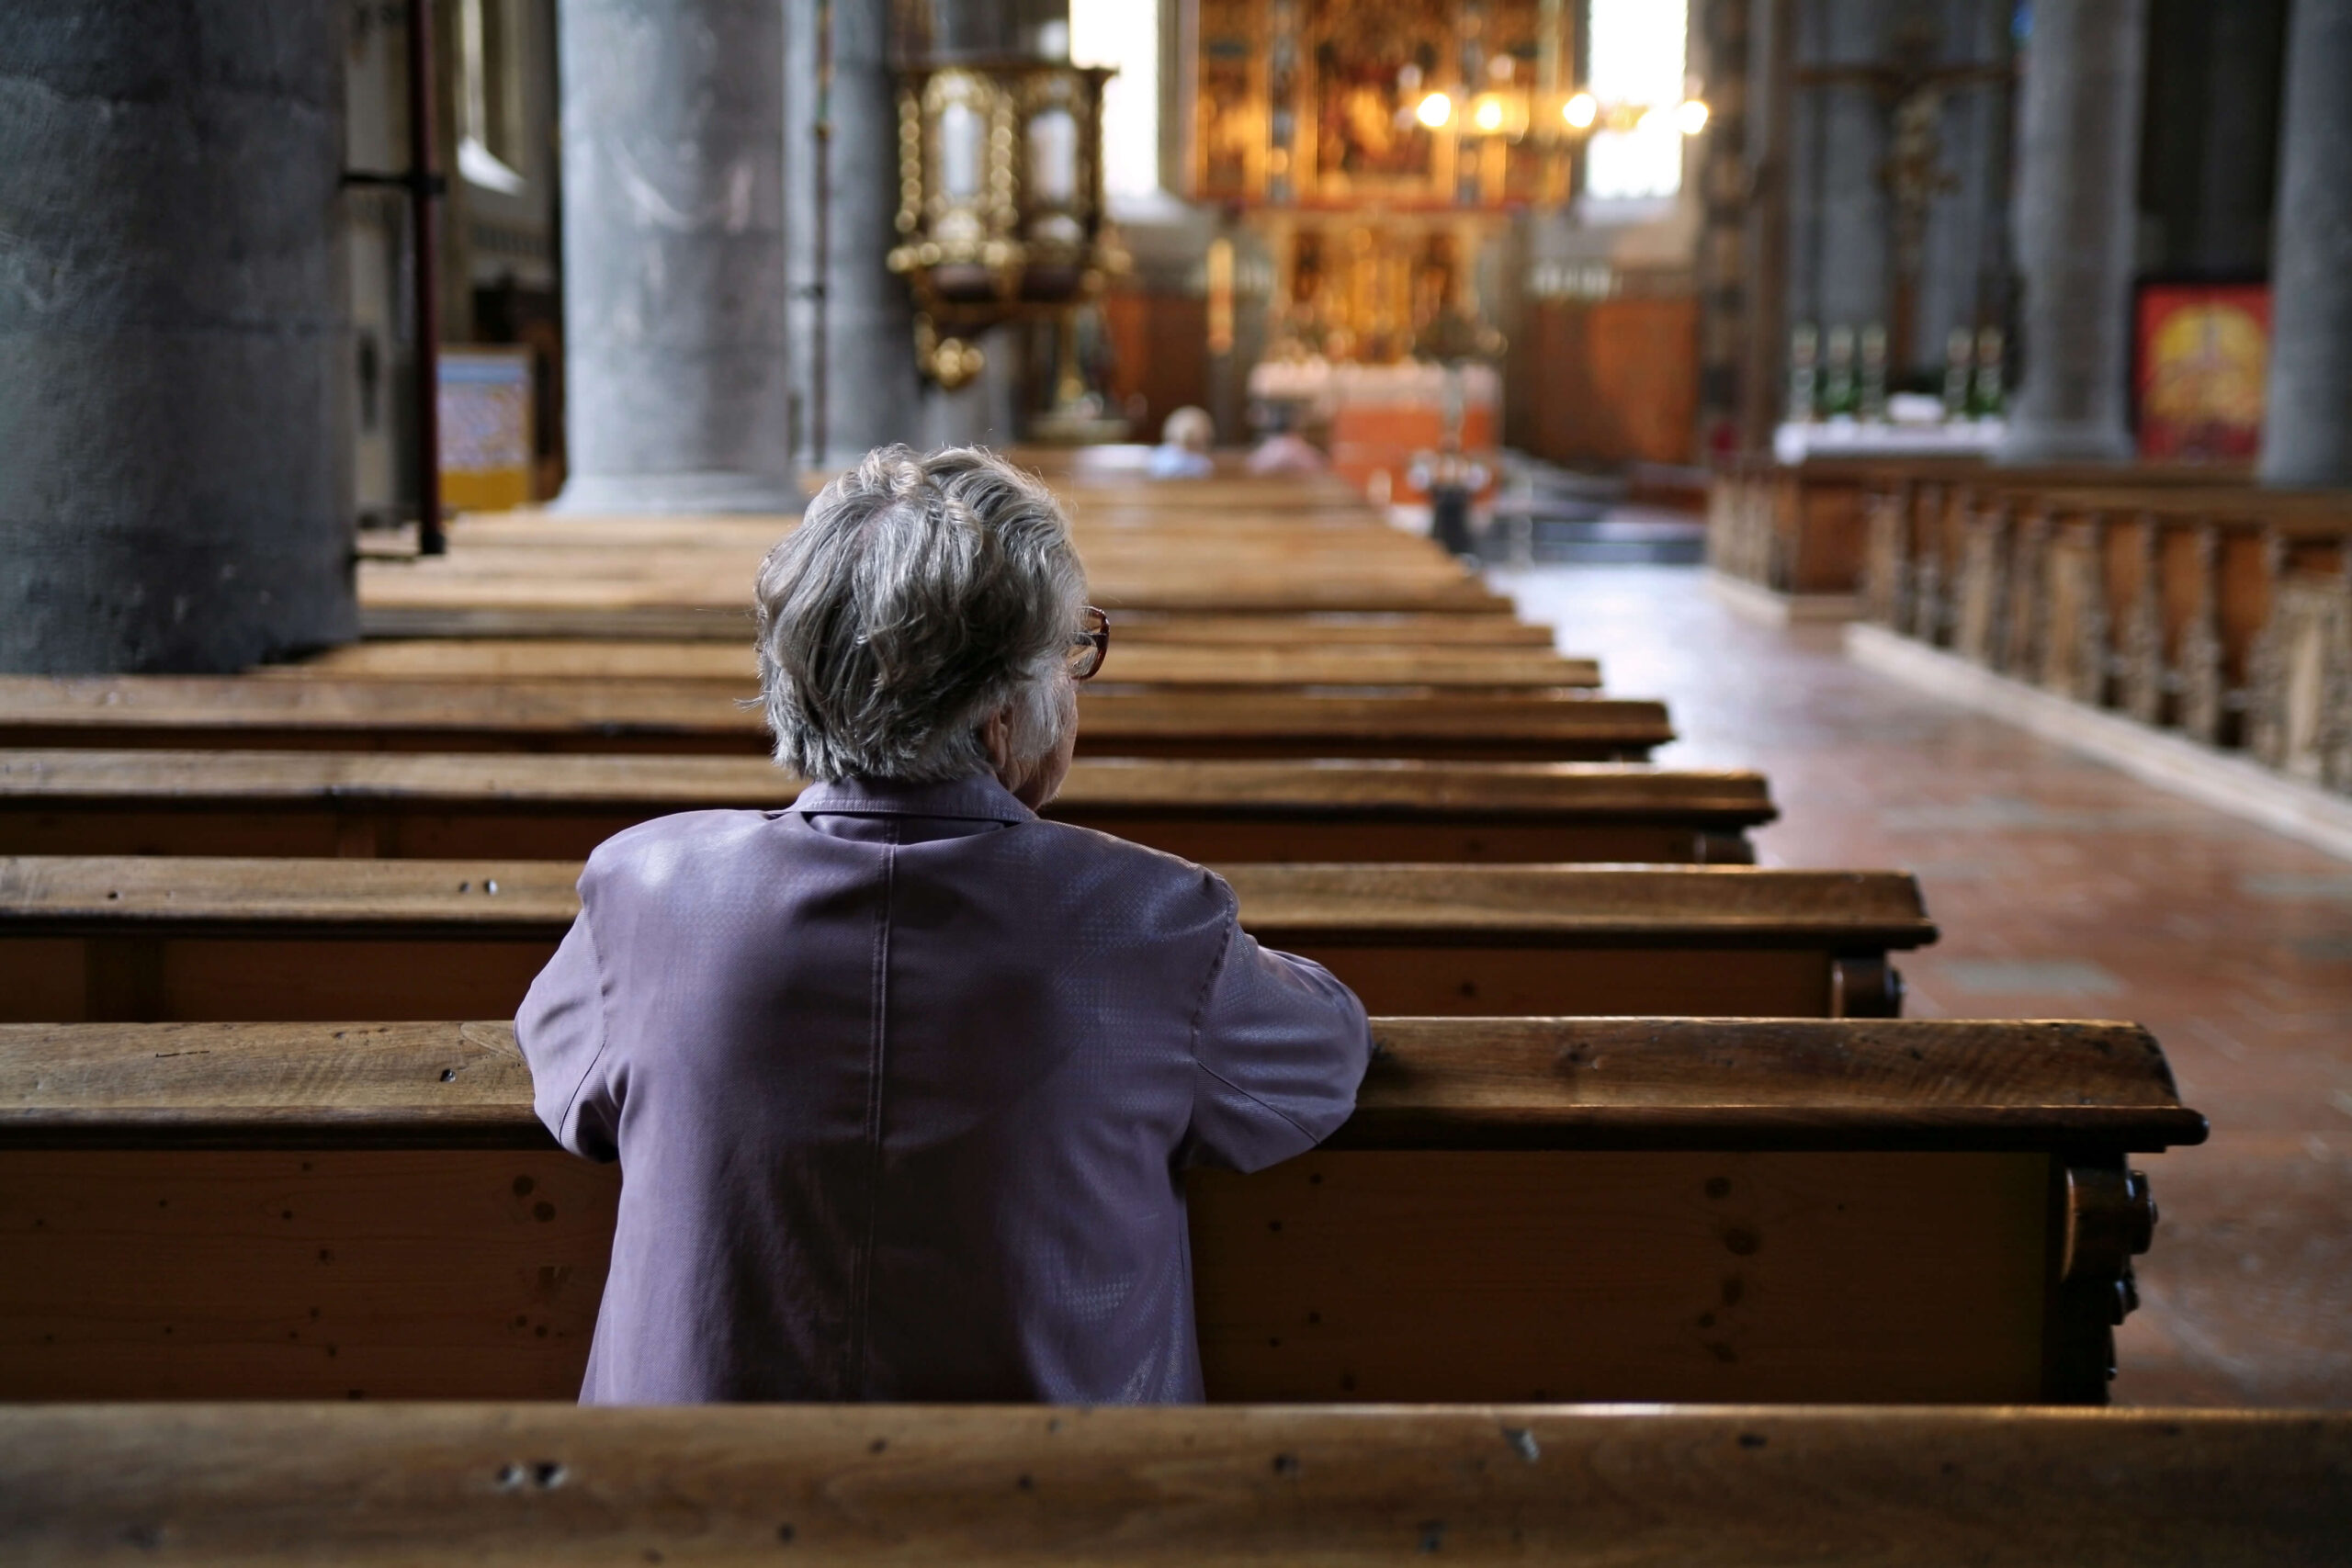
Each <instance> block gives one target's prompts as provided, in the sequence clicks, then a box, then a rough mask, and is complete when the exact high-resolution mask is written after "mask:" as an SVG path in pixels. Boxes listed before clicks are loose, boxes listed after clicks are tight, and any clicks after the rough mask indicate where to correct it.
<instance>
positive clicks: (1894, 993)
mask: <svg viewBox="0 0 2352 1568" xmlns="http://www.w3.org/2000/svg"><path fill="white" fill-rule="evenodd" d="M579 869H580V868H579V866H578V865H577V864H576V863H571V862H562V861H519V860H504V861H442V860H304V859H281V860H247V859H232V858H228V857H219V858H199V857H192V858H188V859H170V858H163V857H155V858H145V857H137V856H88V857H83V856H72V855H58V856H30V855H28V856H13V857H6V858H0V1020H5V1021H20V1022H33V1021H43V1020H56V1021H76V1020H84V1019H87V1020H93V1021H103V1020H120V1021H142V1020H144V1021H200V1020H219V1019H258V1020H298V1019H336V1018H386V1019H416V1018H468V1017H471V1018H497V1017H503V1016H512V1014H513V1013H514V1011H515V1007H516V1005H517V1004H519V1003H520V1002H521V1000H522V998H523V994H524V991H525V989H526V987H528V985H529V983H530V979H531V976H533V975H535V974H537V972H538V970H539V969H540V967H541V966H542V965H544V964H546V962H547V960H548V957H549V955H550V954H552V953H553V952H554V951H555V944H556V942H558V940H560V938H561V936H562V934H563V932H564V931H565V930H566V929H567V928H568V927H569V926H570V924H571V919H572V917H573V915H574V914H575V913H576V912H577V911H578V908H579V899H578V895H577V893H576V892H575V891H574V888H573V883H574V881H575V880H576V878H577V876H578V874H579ZM1224 869H1225V872H1226V874H1227V879H1228V880H1229V881H1230V882H1231V883H1232V885H1233V888H1234V891H1235V892H1236V894H1237V895H1238V897H1239V898H1240V903H1241V916H1242V919H1243V921H1244V923H1245V924H1246V925H1247V926H1248V928H1249V929H1250V931H1252V932H1254V933H1255V934H1256V935H1257V936H1258V937H1259V938H1260V939H1261V941H1264V942H1269V943H1271V944H1272V945H1274V946H1277V947H1282V948H1286V949H1289V950H1292V951H1295V952H1300V953H1306V954H1307V955H1308V956H1310V957H1313V958H1316V959H1318V960H1320V961H1321V962H1322V963H1324V964H1327V965H1329V967H1330V968H1331V970H1332V971H1333V972H1334V973H1335V974H1337V975H1338V976H1340V978H1341V979H1342V980H1344V981H1346V982H1347V983H1348V984H1349V985H1350V986H1351V987H1354V988H1355V990H1356V992H1357V994H1358V995H1359V996H1361V997H1363V1000H1364V1003H1365V1005H1366V1006H1367V1007H1370V1008H1371V1009H1372V1010H1374V1011H1376V1012H1389V1013H1442V1014H1447V1015H1452V1016H1479V1017H1493V1016H1498V1015H1507V1014H1516V1013H1575V1014H1582V1015H1598V1014H1610V1013H1636V1012H1639V1013H1665V1012H1677V1013H1691V1014H1703V1015H1707V1016H1711V1017H1768V1018H1770V1017H1777V1018H1804V1017H1810V1018H1831V1017H1892V1016H1894V1015H1895V1014H1896V1013H1898V1012H1899V1011H1900V1010H1901V1004H1902V986H1901V979H1900V977H1899V976H1897V975H1896V974H1895V972H1894V969H1893V967H1892V965H1891V964H1889V963H1888V962H1887V954H1888V953H1891V952H1896V951H1903V950H1907V949H1910V948H1915V947H1919V946H1923V945H1925V944H1926V943H1928V942H1933V941H1934V940H1935V936H1936V929H1935V927H1934V925H1933V924H1932V923H1931V922H1930V921H1929V920H1928V918H1927V914H1926V911H1925V909H1924V908H1922V906H1921V902H1920V897H1919V888H1918V884H1917V882H1915V881H1914V880H1913V879H1912V878H1911V877H1910V876H1909V875H1907V874H1903V873H1898V872H1834V871H1832V872H1824V871H1772V870H1759V869H1757V868H1755V867H1750V866H1704V867H1697V866H1639V867H1626V866H1581V865H1453V866H1442V867H1441V866H1429V865H1366V864H1257V865H1250V864H1244V865H1233V866H1228V867H1226V868H1224Z"/></svg>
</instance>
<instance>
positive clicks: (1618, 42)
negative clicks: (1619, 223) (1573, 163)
mask: <svg viewBox="0 0 2352 1568" xmlns="http://www.w3.org/2000/svg"><path fill="white" fill-rule="evenodd" d="M1689 20H1690V6H1689V5H1688V4H1687V3H1679V0H1588V4H1587V7H1586V26H1587V29H1588V30H1587V33H1586V38H1587V39H1588V40H1589V50H1588V54H1587V61H1588V64H1587V71H1588V76H1587V80H1586V84H1585V85H1586V86H1587V87H1588V88H1589V90H1590V92H1591V93H1592V95H1593V96H1595V97H1597V98H1599V99H1600V101H1601V102H1603V103H1610V104H1639V105H1643V106H1645V107H1649V108H1650V109H1651V112H1649V113H1647V114H1645V115H1644V116H1643V117H1642V118H1641V120H1640V122H1639V123H1638V124H1636V125H1635V126H1634V129H1633V130H1596V131H1594V132H1593V134H1592V140H1591V141H1589V142H1588V143H1587V144H1586V151H1585V191H1586V194H1587V195H1589V196H1591V197H1594V198H1595V199H1597V200H1601V201H1626V200H1636V201H1637V200H1644V199H1649V198H1654V197H1665V196H1672V195H1673V194H1674V193H1675V192H1677V191H1679V190H1680V189H1681V188H1682V129H1681V127H1680V126H1679V125H1677V124H1676V123H1675V114H1674V112H1673V111H1674V110H1675V109H1676V108H1677V107H1679V106H1680V105H1681V103H1682V100H1683V76H1684V72H1685V69H1686V56H1687V51H1688V48H1689V39H1688V38H1687V37H1686V29H1687V27H1688V23H1689Z"/></svg>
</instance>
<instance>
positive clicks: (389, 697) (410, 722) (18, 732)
mask: <svg viewBox="0 0 2352 1568" xmlns="http://www.w3.org/2000/svg"><path fill="white" fill-rule="evenodd" d="M1671 739H1674V731H1673V729H1672V728H1671V727H1670V726H1669V725H1668V723H1667V716H1666V707H1665V705H1663V704H1661V703H1656V702H1641V701H1625V700H1618V699H1611V698H1606V697H1594V696H1587V695H1584V694H1580V693H1566V694H1556V693H1537V694H1530V693H1519V694H1499V695H1498V694H1486V693H1476V692H1457V693H1451V694H1444V695H1423V694H1399V695H1392V694H1386V693H1385V691H1383V690H1381V689H1377V688H1369V689H1368V688H1350V689H1348V694H1345V695H1327V694H1321V693H1315V692H1282V691H1270V692H1262V693H1258V694H1253V695H1251V696H1250V697H1248V698H1247V699H1240V698H1237V697H1236V696H1235V695H1234V694H1232V693H1230V692H1221V691H1218V690H1216V689H1214V688H1204V689H1198V690H1193V689H1187V688H1183V687H1151V686H1120V685H1116V684H1111V683H1105V682H1091V683H1090V686H1089V688H1088V689H1087V690H1086V691H1084V692H1083V693H1081V694H1080V698H1079V742H1078V743H1079V750H1080V755H1082V756H1089V757H1116V756H1162V757H1166V756H1173V757H1443V758H1454V759H1462V760H1486V761H1592V762H1606V761H1643V760H1644V759H1645V758H1646V757H1647V756H1648V755H1649V753H1650V750H1652V749H1653V748H1654V747H1657V746H1662V745H1664V744H1666V742H1668V741H1669V740H1671ZM770 745H771V741H770V739H769V738H768V735H767V732H766V729H765V728H764V720H763V717H762V716H761V715H760V714H759V713H758V712H756V711H755V710H753V709H751V708H747V707H744V706H742V705H740V704H739V703H737V702H736V701H735V700H734V697H733V695H732V694H730V693H727V692H716V691H713V690H712V689H711V686H710V685H709V683H708V682H655V681H628V682H617V681H616V682H597V681H511V682H503V683H499V684H490V683H485V682H464V681H458V682H427V681H329V680H324V679H320V680H302V681H266V680H254V679H251V678H246V677H237V676H229V677H210V676H192V675H115V676H77V677H48V676H0V746H9V747H28V746H31V747H55V746H103V747H126V746H167V747H175V748H179V749H183V750H185V749H188V748H201V747H217V746H235V747H241V748H254V747H264V748H269V749H273V750H275V749H280V748H286V747H309V748H316V749H323V750H354V749H361V750H401V751H418V750H424V751H460V750H475V751H480V750H488V751H598V752H608V751H659V752H664V753H669V752H720V753H726V752H736V753H741V752H744V751H755V752H760V753H765V752H766V751H767V750H768V749H769V747H770Z"/></svg>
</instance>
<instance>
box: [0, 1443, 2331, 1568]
mask: <svg viewBox="0 0 2352 1568" xmlns="http://www.w3.org/2000/svg"><path fill="white" fill-rule="evenodd" d="M2347 1531H2352V1416H2344V1415H2341V1414H2335V1413H2327V1412H2317V1411H2290V1410H2278V1411H2256V1410H2112V1411H2085V1410H2064V1411H2058V1410H2036V1409H2012V1410H1965V1409H1950V1408H1932V1407H1931V1408H1924V1409H1906V1410H1894V1409H1880V1410H1858V1409H1838V1408H1816V1409H1804V1410H1761V1409H1726V1408H1666V1409H1646V1408H1593V1407H1577V1406H1558V1405H1548V1406H1545V1405H1530V1406H1512V1407H1504V1408H1496V1409H1481V1410H1460V1409H1419V1410H1378V1411H1365V1410H1323V1409H1314V1408H1295V1407H1294V1408H1285V1409H1251V1408H1231V1407H1211V1408H1191V1409H1164V1408H1163V1409H1118V1408H1101V1409H1073V1408H1061V1409H1057V1408H1051V1407H1039V1406H1034V1405H1031V1406H1002V1405H997V1406H990V1405H942V1406H912V1405H862V1406H853V1405H798V1406H792V1405H767V1406H740V1405H739V1406H733V1407H717V1408H711V1407H706V1408H701V1409H668V1410H662V1409H635V1410H618V1409H605V1410H582V1409H577V1408H571V1407H565V1406H557V1405H521V1406H515V1405H399V1406H379V1405H335V1404H298V1405H251V1404H246V1405H235V1404H215V1405H184V1406H171V1407H162V1408H158V1407H152V1406H150V1407H140V1406H123V1405H112V1406H99V1407H92V1406H74V1405H63V1406H50V1407H45V1408H43V1407H32V1408H22V1409H13V1410H7V1411H5V1412H0V1553H5V1554H6V1555H8V1556H10V1557H11V1558H13V1559H14V1560H16V1561H17V1562H39V1563H43V1564H51V1565H53V1568H99V1565H101V1564H111V1563H121V1562H148V1563H166V1564H191V1563H227V1562H235V1563H242V1564H251V1565H253V1568H277V1565H293V1564H302V1565H305V1568H307V1565H309V1564H312V1563H318V1562H339V1563H354V1564H379V1563H380V1564H390V1563H416V1562H433V1563H451V1564H455V1563H463V1564H468V1565H471V1568H590V1565H594V1568H604V1565H610V1568H620V1565H622V1564H627V1565H628V1568H644V1565H645V1564H647V1563H660V1562H729V1563H736V1562H770V1561H779V1562H790V1561H793V1560H794V1558H795V1555H796V1554H800V1555H809V1556H811V1557H812V1558H813V1559H814V1560H819V1561H822V1562H831V1563H844V1564H866V1563H877V1564H878V1563H908V1562H956V1563H968V1564H971V1565H973V1568H1010V1565H1013V1564H1022V1565H1031V1564H1040V1563H1078V1562H1086V1563H1108V1562H1153V1563H1162V1562H1182V1563H1185V1564H1189V1565H1193V1568H1269V1565H1272V1564H1296V1563H1314V1564H1317V1565H1318V1568H1370V1565H1372V1564H1375V1563H1379V1564H1391V1563H1397V1562H1408V1561H1417V1560H1419V1558H1421V1557H1424V1556H1435V1557H1437V1558H1438V1559H1439V1560H1440V1561H1449V1562H1473V1563H1503V1562H1510V1563H1525V1562H1543V1563H1546V1564H1552V1565H1554V1568H1621V1565H1623V1564H1628V1563H1673V1564H1676V1565H1677V1568H1756V1565H1758V1564H1759V1563H1799V1562H1802V1563H1806V1564H1815V1565H1819V1568H1957V1565H1959V1564H1963V1563H1965V1564H1969V1565H1972V1568H2049V1565H2050V1564H2053V1563H2064V1564H2066V1565H2068V1568H2210V1565H2211V1564H2215V1563H2232V1562H2238V1563H2262V1564H2265V1565H2267V1568H2318V1565H2320V1564H2328V1563H2335V1562H2341V1561H2342V1558H2341V1555H2340V1553H2341V1548H2342V1544H2343V1541H2344V1539H2345V1536H2346V1532H2347Z"/></svg>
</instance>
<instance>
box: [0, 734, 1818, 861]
mask: <svg viewBox="0 0 2352 1568" xmlns="http://www.w3.org/2000/svg"><path fill="white" fill-rule="evenodd" d="M799 789H800V784H799V781H798V780H797V779H795V778H793V777H792V776H790V775H789V774H786V773H783V772H781V771H780V770H778V769H777V768H776V767H775V764H774V763H772V762H771V761H768V760H767V759H766V758H763V757H659V758H656V757H636V756H604V757H591V756H577V755H572V756H566V755H533V754H527V753H526V754H519V755H517V754H506V755H502V754H498V753H494V752H479V751H475V752H458V753H454V754H448V755H434V754H431V753H418V752H408V753H401V752H390V753H388V752H368V751H356V752H354V751H161V750H146V751H99V750H50V751H0V854H84V855H86V854H141V855H152V854H169V855H224V854H225V855H388V856H396V857H401V858H420V857H422V858H440V859H448V858H465V857H477V856H502V857H509V858H515V857H521V858H529V859H560V860H582V859H585V858H586V857H587V855H588V852H590V851H592V850H594V848H595V847H596V846H597V845H598V844H600V843H602V842H603V841H604V840H606V839H608V838H610V837H611V836H612V835H613V834H615V833H616V832H619V831H620V830H621V829H624V828H627V827H629V826H632V825H633V824H635V823H638V822H642V821H644V820H646V819H647V818H653V817H661V816H665V815H667V814H669V813H671V812H673V811H699V810H709V809H716V808H728V807H783V806H786V805H789V804H790V803H791V801H792V800H793V799H794V798H795V797H796V796H797V795H798V793H799ZM1046 815H1047V816H1048V817H1050V818H1053V819H1055V820H1057V821H1063V822H1071V823H1075V824H1077V825H1079V826H1080V827H1085V828H1092V829H1098V830H1100V831H1103V832H1106V833H1115V834H1117V835H1118V836H1119V837H1121V838H1123V839H1131V840H1135V841H1136V842H1138V843H1145V844H1149V845H1150V846H1152V847H1153V848H1154V849H1159V850H1165V851H1167V852H1170V853H1171V854H1181V855H1183V856H1185V857H1186V858H1188V859H1191V860H1197V861H1214V862H1216V863H1220V864H1226V863H1242V862H1249V861H1272V860H1309V861H1440V862H1487V861H1514V862H1517V861H1526V862H1542V861H1623V862H1653V863H1703V864H1714V865H1742V864H1749V863H1753V862H1754V860H1755V858H1756V855H1755V851H1754V849H1753V848H1752V847H1751V846H1750V845H1749V843H1748V841H1747V832H1748V829H1752V828H1757V827H1760V826H1762V825H1763V824H1765V823H1767V822H1770V820H1772V818H1774V817H1775V816H1777V815H1778V812H1777V810H1776V809H1775V808H1774V807H1773V805H1772V801H1771V795H1770V791H1769V790H1768V789H1767V788H1766V785H1765V782H1764V778H1763V775H1761V774H1760V773H1736V772H1731V771H1722V772H1691V773H1676V772H1665V771H1660V770H1656V769H1652V768H1649V767H1646V766H1644V765H1641V764H1634V763H1617V762H1406V761H1357V762H1350V761H1304V762H1297V761H1182V760H1169V761H1148V762H1147V761H1123V760H1116V759H1114V760H1111V761H1099V760H1098V761H1080V762H1078V763H1077V764H1076V765H1075V766H1073V767H1072V768H1071V770H1070V775H1069V782H1068V783H1067V784H1065V785H1064V786H1063V789H1062V793H1061V795H1060V797H1059V798H1058V799H1057V800H1056V801H1055V802H1054V804H1053V805H1052V807H1049V808H1048V810H1047V812H1046Z"/></svg>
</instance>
